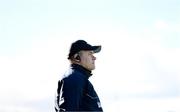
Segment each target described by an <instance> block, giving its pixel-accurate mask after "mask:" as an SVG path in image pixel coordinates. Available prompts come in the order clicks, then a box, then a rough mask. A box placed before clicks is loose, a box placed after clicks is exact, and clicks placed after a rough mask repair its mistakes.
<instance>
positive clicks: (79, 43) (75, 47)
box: [68, 40, 101, 59]
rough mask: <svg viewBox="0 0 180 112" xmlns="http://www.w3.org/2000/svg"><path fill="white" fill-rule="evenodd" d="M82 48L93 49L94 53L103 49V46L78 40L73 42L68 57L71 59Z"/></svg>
mask: <svg viewBox="0 0 180 112" xmlns="http://www.w3.org/2000/svg"><path fill="white" fill-rule="evenodd" d="M81 50H92V51H93V52H94V53H98V52H100V51H101V46H100V45H98V46H92V45H90V44H88V43H87V42H86V41H84V40H77V41H75V42H73V43H72V44H71V47H70V50H69V55H68V59H71V58H72V56H74V54H76V53H78V52H79V51H81Z"/></svg>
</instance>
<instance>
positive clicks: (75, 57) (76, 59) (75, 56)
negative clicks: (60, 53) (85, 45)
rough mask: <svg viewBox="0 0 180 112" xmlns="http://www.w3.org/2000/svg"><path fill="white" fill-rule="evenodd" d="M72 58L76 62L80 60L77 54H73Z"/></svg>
mask: <svg viewBox="0 0 180 112" xmlns="http://www.w3.org/2000/svg"><path fill="white" fill-rule="evenodd" d="M73 59H74V61H76V62H80V61H81V57H80V55H79V54H75V55H74V58H73Z"/></svg>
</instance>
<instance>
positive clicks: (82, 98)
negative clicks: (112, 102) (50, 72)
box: [55, 40, 103, 112]
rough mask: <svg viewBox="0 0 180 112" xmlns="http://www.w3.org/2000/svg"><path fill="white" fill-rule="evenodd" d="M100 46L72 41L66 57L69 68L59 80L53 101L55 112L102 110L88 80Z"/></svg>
mask: <svg viewBox="0 0 180 112" xmlns="http://www.w3.org/2000/svg"><path fill="white" fill-rule="evenodd" d="M100 50H101V46H92V45H90V44H88V43H87V42H86V41H84V40H77V41H76V42H74V43H72V45H71V48H70V51H69V55H68V59H69V60H70V62H71V69H70V71H69V73H68V74H66V75H65V76H64V77H63V78H62V79H61V80H60V81H59V82H58V89H57V96H56V101H55V104H56V105H55V110H56V112H61V111H76V112H77V111H84V112H85V111H95V112H102V111H103V110H102V107H101V104H100V100H99V98H98V96H97V94H96V92H95V90H94V88H93V86H92V84H91V82H90V81H89V80H88V79H89V77H90V76H91V75H92V74H91V71H92V70H94V69H95V60H96V57H94V55H93V54H94V53H98V52H100Z"/></svg>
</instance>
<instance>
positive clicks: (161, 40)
mask: <svg viewBox="0 0 180 112" xmlns="http://www.w3.org/2000/svg"><path fill="white" fill-rule="evenodd" d="M77 39H84V40H86V41H87V42H88V43H90V44H92V45H102V51H101V52H100V53H98V54H95V56H96V57H97V60H96V70H94V71H93V73H94V74H93V76H92V77H91V78H90V81H91V82H92V83H93V85H94V87H95V89H96V91H97V93H98V95H99V97H100V99H101V103H102V106H103V107H104V111H105V112H116V111H121V112H132V111H134V112H180V107H179V105H178V104H180V58H179V57H180V1H179V0H89V1H87V0H0V77H1V78H0V111H2V112H12V111H14V112H50V111H54V110H53V109H54V108H53V105H54V95H55V91H56V88H57V81H58V80H59V79H60V77H61V76H62V75H63V73H64V72H65V71H66V70H67V69H68V67H69V62H68V60H67V54H68V51H69V47H70V44H71V43H72V42H74V41H75V40H77Z"/></svg>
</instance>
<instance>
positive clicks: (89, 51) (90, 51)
mask: <svg viewBox="0 0 180 112" xmlns="http://www.w3.org/2000/svg"><path fill="white" fill-rule="evenodd" d="M81 52H84V53H92V54H93V53H94V51H93V50H82V51H81Z"/></svg>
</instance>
